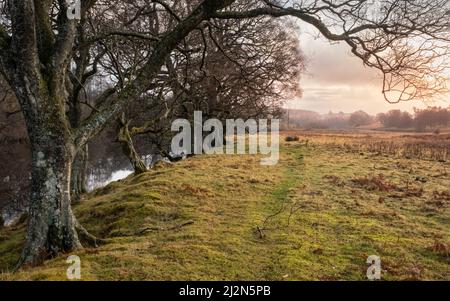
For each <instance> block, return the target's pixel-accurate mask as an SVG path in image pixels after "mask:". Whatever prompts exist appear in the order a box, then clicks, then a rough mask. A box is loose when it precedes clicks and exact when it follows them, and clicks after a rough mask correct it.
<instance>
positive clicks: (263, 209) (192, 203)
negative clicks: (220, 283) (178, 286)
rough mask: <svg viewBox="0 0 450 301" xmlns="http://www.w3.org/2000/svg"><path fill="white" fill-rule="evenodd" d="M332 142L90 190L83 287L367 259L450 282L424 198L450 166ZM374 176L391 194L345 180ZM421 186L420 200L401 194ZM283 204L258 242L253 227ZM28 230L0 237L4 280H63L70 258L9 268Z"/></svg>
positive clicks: (292, 273) (232, 276) (213, 161)
mask: <svg viewBox="0 0 450 301" xmlns="http://www.w3.org/2000/svg"><path fill="white" fill-rule="evenodd" d="M333 139H335V138H333V137H328V138H327V139H325V140H326V141H324V139H323V138H322V137H320V139H319V138H318V139H314V138H310V143H309V144H308V146H306V145H305V144H304V143H303V142H302V141H299V142H293V143H289V144H287V143H286V144H285V145H283V146H282V149H281V158H280V164H278V165H276V166H271V167H264V166H261V165H260V164H259V162H260V161H259V159H260V158H259V157H258V156H198V157H194V158H190V159H189V160H186V161H182V162H179V163H177V164H174V165H171V166H169V167H167V168H164V169H159V170H153V171H150V172H148V173H145V174H142V175H139V176H130V177H129V178H127V179H125V180H122V181H120V182H117V183H112V184H110V185H108V186H107V187H106V188H103V189H100V190H97V191H94V192H93V193H91V194H89V195H88V196H87V199H86V201H83V202H82V203H80V204H78V205H76V206H75V207H74V211H75V214H76V215H77V216H78V217H79V219H80V221H81V222H82V224H83V225H85V227H86V228H87V229H88V230H89V231H91V232H93V233H95V234H96V235H99V236H101V237H104V238H107V241H108V243H107V244H106V245H104V246H101V247H100V248H98V249H86V250H83V251H79V252H77V255H78V256H80V257H81V260H82V277H83V280H223V279H226V280H341V279H346V280H364V279H366V276H365V273H366V270H367V265H366V263H365V261H366V259H367V257H368V256H369V255H372V254H375V255H378V256H380V257H381V261H382V268H383V273H382V276H383V279H387V280H404V279H423V280H428V279H443V280H449V279H450V272H449V269H448V264H449V262H448V257H446V256H443V255H442V254H443V251H442V250H444V249H445V247H443V246H448V245H449V241H450V237H449V235H450V223H449V208H448V205H446V204H447V203H445V201H442V200H440V199H439V200H437V201H436V202H430V200H434V199H433V198H436V196H437V197H440V195H441V194H436V193H435V192H436V191H438V192H442V191H446V190H447V189H448V187H449V186H450V179H449V178H448V177H446V176H440V174H442V172H441V171H442V170H445V168H448V163H440V162H431V161H425V160H407V159H398V158H391V157H384V156H372V155H370V154H367V156H360V155H359V152H356V153H352V152H344V151H343V148H342V147H341V145H340V144H337V145H336V144H333V145H331V144H329V143H328V142H327V141H329V140H333ZM339 139H340V140H342V141H343V142H344V143H345V141H346V140H345V139H346V138H342V137H339ZM348 139H350V138H348ZM399 166H403V167H401V168H400V167H399ZM411 169H412V171H411ZM380 171H381V172H382V173H383V174H384V175H385V179H386V181H389V183H393V184H395V186H396V190H395V191H392V190H368V189H366V188H365V187H360V186H355V185H354V183H353V182H352V179H355V178H363V177H370V176H371V175H377V174H379V173H380ZM418 176H420V177H426V178H427V179H428V181H427V183H420V184H419V183H413V182H415V181H414V179H415V178H416V177H418ZM330 179H339V181H330ZM407 179H409V180H410V184H409V186H407V181H406V180H407ZM417 185H419V186H420V187H421V188H423V190H424V192H423V194H421V195H414V194H405V193H404V192H405V191H406V190H405V189H407V187H409V188H411V187H413V188H414V187H415V186H417ZM419 186H418V187H419ZM397 190H399V191H401V193H400V194H398V192H399V191H397ZM380 200H382V201H380ZM442 202H444V203H443V204H444V205H443V206H441V205H442ZM283 205H284V207H285V209H284V210H282V211H281V213H280V214H278V215H276V216H274V217H273V218H272V219H270V221H269V222H268V228H271V229H269V230H266V231H265V236H264V238H263V239H261V238H260V236H259V235H258V233H257V231H255V229H256V226H258V225H261V224H262V223H263V221H264V220H265V219H266V218H267V217H268V216H269V215H271V214H273V213H275V212H277V211H279V210H280V208H282V207H283ZM292 208H297V210H296V211H295V213H294V214H293V215H290V210H291V209H292ZM187 221H192V222H193V224H189V225H186V226H180V225H183V224H184V223H186V222H187ZM145 229H150V230H148V231H142V230H145ZM24 235H25V229H24V226H23V225H21V226H17V227H16V228H6V229H2V230H0V270H3V271H5V273H3V274H2V275H1V276H0V278H2V279H37V280H43V279H45V280H47V279H65V270H66V268H67V265H66V263H65V259H66V257H67V256H66V255H64V256H61V257H58V258H55V259H53V260H51V261H48V262H46V263H45V265H44V266H42V267H38V268H34V269H27V270H23V271H20V272H19V273H16V274H11V273H7V272H6V271H8V270H9V269H10V268H11V267H12V265H13V264H14V263H15V261H16V259H17V258H18V255H19V254H20V249H21V246H22V245H23V241H24Z"/></svg>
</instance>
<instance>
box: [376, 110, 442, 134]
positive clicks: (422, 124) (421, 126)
mask: <svg viewBox="0 0 450 301" xmlns="http://www.w3.org/2000/svg"><path fill="white" fill-rule="evenodd" d="M377 120H378V121H379V122H381V124H382V125H383V126H384V127H386V128H399V129H411V128H414V129H416V130H418V131H423V130H426V129H436V128H439V127H447V126H450V107H449V108H440V107H429V108H426V109H415V110H414V114H410V113H408V112H402V111H400V110H391V111H389V112H387V113H380V114H378V115H377Z"/></svg>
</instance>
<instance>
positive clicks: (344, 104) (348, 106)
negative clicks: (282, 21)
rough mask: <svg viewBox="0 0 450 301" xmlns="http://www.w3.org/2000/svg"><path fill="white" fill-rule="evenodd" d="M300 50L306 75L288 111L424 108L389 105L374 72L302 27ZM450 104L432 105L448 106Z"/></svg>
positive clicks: (338, 46) (341, 46)
mask: <svg viewBox="0 0 450 301" xmlns="http://www.w3.org/2000/svg"><path fill="white" fill-rule="evenodd" d="M300 37H301V47H302V50H303V52H304V54H305V56H306V58H307V65H308V67H307V71H306V74H305V75H303V78H302V80H301V87H302V88H303V90H304V94H303V97H302V98H301V99H297V100H293V101H291V102H289V103H288V106H289V108H296V109H304V110H312V111H316V112H319V113H328V112H329V111H333V112H340V111H343V112H353V111H356V110H364V111H366V112H368V113H371V114H376V113H379V112H385V111H388V110H392V109H401V110H406V111H411V112H413V109H414V107H417V108H423V107H426V106H425V105H424V104H423V103H421V102H418V101H412V102H403V103H400V104H394V105H392V104H389V103H387V102H386V101H385V100H384V97H383V95H382V93H381V90H382V80H381V78H380V75H379V74H378V73H377V71H375V70H372V69H371V68H368V67H364V66H363V64H362V62H361V61H360V60H359V59H358V58H356V57H354V56H352V54H351V53H350V48H349V47H348V46H347V45H346V44H345V43H340V44H336V43H334V44H330V42H328V41H326V40H325V39H323V38H321V37H319V36H318V34H317V32H316V31H315V30H314V29H313V28H311V27H309V26H306V27H305V25H303V27H302V30H301V33H300ZM449 104H450V103H443V102H440V103H436V105H441V106H448V105H449Z"/></svg>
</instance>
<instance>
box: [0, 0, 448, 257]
mask: <svg viewBox="0 0 450 301" xmlns="http://www.w3.org/2000/svg"><path fill="white" fill-rule="evenodd" d="M155 3H156V4H157V5H155ZM186 3H188V1H174V0H166V1H164V0H141V1H131V0H126V1H120V2H119V1H105V0H81V4H82V5H81V7H82V9H81V20H80V22H78V21H77V20H71V19H69V18H68V17H67V11H68V6H67V3H66V1H65V0H7V1H4V0H2V1H1V2H0V6H1V7H0V13H1V15H0V72H1V74H2V75H3V76H4V77H5V79H6V80H7V81H8V83H9V86H10V87H11V88H12V89H13V91H14V93H15V95H16V97H17V99H18V101H19V103H20V106H21V111H22V113H23V115H24V118H25V121H26V124H27V129H28V135H29V138H30V144H31V153H32V183H31V196H30V215H29V222H28V223H29V224H28V234H27V243H26V246H25V248H24V251H23V253H22V257H21V260H20V264H31V265H32V264H38V263H39V262H41V261H42V260H43V259H45V258H46V257H49V256H55V255H57V254H58V253H60V252H65V251H70V250H73V249H76V248H80V247H81V243H80V238H82V239H85V240H86V241H87V242H91V243H95V242H96V240H95V238H94V237H92V236H91V235H89V234H88V233H87V231H86V230H85V229H84V228H83V227H82V226H81V225H80V224H79V223H78V222H77V220H76V218H75V217H74V215H73V213H72V210H71V206H70V202H71V198H70V190H71V187H70V186H71V183H70V182H71V173H72V172H71V168H72V162H73V160H74V159H75V157H76V155H77V153H78V152H79V151H80V150H81V149H82V148H83V147H84V146H85V145H86V144H87V143H88V142H89V140H90V139H92V138H93V137H94V136H95V135H97V134H98V133H99V132H100V131H101V130H102V128H103V127H104V126H105V124H106V123H107V122H108V121H110V120H111V119H114V118H117V116H118V115H119V114H120V113H121V112H122V111H123V110H124V109H125V108H126V106H127V105H128V104H129V103H130V102H133V101H136V99H139V97H141V96H142V95H145V93H147V92H148V91H149V90H152V87H153V86H154V83H155V80H157V77H158V75H159V74H160V73H161V67H162V66H163V65H164V64H165V63H166V60H167V58H169V57H170V54H171V53H173V51H175V50H180V51H181V52H189V51H191V50H192V49H189V48H186V47H185V45H184V41H185V39H186V38H188V37H189V36H190V34H191V32H195V31H198V30H199V29H202V28H204V26H208V22H209V24H211V21H212V20H219V19H220V20H228V19H247V18H261V17H292V18H294V19H297V20H300V21H303V22H306V23H309V24H311V25H313V26H314V27H316V28H317V29H318V30H319V31H320V33H321V34H322V35H323V36H324V37H326V38H327V39H329V40H331V41H343V42H345V43H347V44H348V45H349V46H350V48H351V50H352V52H353V53H354V54H355V55H356V56H357V57H359V58H360V59H361V60H362V61H363V62H364V63H365V64H366V65H368V66H370V67H374V68H377V69H379V70H380V71H381V73H382V74H383V76H384V88H383V92H384V93H385V94H386V95H388V96H389V95H390V96H391V97H392V96H395V98H396V101H402V100H408V99H412V98H421V99H428V98H430V97H431V96H433V95H436V94H439V93H445V92H447V91H448V73H446V72H448V59H449V55H448V51H449V47H448V42H449V21H448V20H449V1H448V0H436V1H425V0H383V1H379V2H377V3H379V6H377V7H378V9H377V10H376V12H375V13H373V14H370V13H368V10H369V9H370V8H371V5H370V3H373V2H372V1H365V0H340V1H329V0H294V1H270V0H250V1H236V0H203V1H200V0H198V1H189V3H193V4H194V5H195V6H191V5H187V4H186ZM244 3H245V5H246V6H245V7H243V6H242V5H243V4H244ZM174 5H177V8H178V9H177V10H176V11H174V10H172V7H174ZM124 9H125V10H127V11H129V12H134V16H133V17H127V22H125V23H124V22H118V24H117V26H116V24H115V22H114V20H115V16H116V13H120V12H122V11H123V10H124ZM101 17H102V18H101ZM155 18H160V20H161V21H162V22H161V25H160V26H159V28H158V29H157V31H156V32H153V31H152V30H141V29H144V28H151V26H150V24H151V22H154V20H155ZM131 37H133V38H136V39H131ZM119 38H123V39H119ZM110 39H118V41H119V42H120V43H137V41H142V40H146V41H152V43H151V45H150V46H149V47H147V48H146V49H145V50H144V52H145V53H143V60H142V61H141V62H140V63H139V64H138V68H137V69H136V70H134V71H133V73H132V75H131V76H129V79H128V80H126V81H125V82H123V83H122V84H121V83H120V81H111V85H110V86H109V87H108V88H107V89H105V90H104V91H103V93H102V94H101V95H100V96H99V97H98V99H96V100H95V101H93V103H94V104H95V108H93V109H92V112H91V114H89V116H87V118H84V119H83V120H81V121H80V120H78V121H79V122H76V124H75V123H74V122H71V120H70V118H69V117H68V114H67V113H68V106H69V105H70V95H76V93H75V92H76V87H77V85H74V84H73V80H71V77H73V78H76V79H77V80H79V81H80V82H81V83H83V81H82V80H80V78H81V77H83V76H86V75H89V73H90V72H94V73H95V72H96V68H95V66H98V64H96V58H98V59H97V61H98V60H103V59H104V58H106V57H107V56H106V55H105V56H104V55H102V52H103V51H105V48H104V47H103V45H102V43H103V42H104V41H107V40H110ZM125 41H126V42H125ZM102 47H103V48H102ZM82 52H85V53H88V54H89V55H86V56H83V55H81V54H82ZM255 55H257V52H255ZM82 57H84V60H85V63H83V62H82V60H81V61H79V63H76V60H79V58H82ZM74 64H77V65H78V66H79V68H80V70H79V72H75V71H74ZM73 78H72V79H73ZM79 86H81V87H82V86H83V84H82V85H79ZM78 88H80V87H78ZM389 92H390V93H389ZM73 99H75V98H73ZM79 99H80V98H77V102H78V100H79ZM388 99H389V100H390V101H393V100H392V99H391V98H388ZM72 107H74V106H73V105H72ZM79 236H81V237H79Z"/></svg>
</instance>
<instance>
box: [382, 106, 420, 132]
mask: <svg viewBox="0 0 450 301" xmlns="http://www.w3.org/2000/svg"><path fill="white" fill-rule="evenodd" d="M377 119H378V121H380V122H381V124H383V126H385V127H388V128H389V127H390V128H399V129H407V128H411V127H413V124H414V119H413V117H412V116H411V114H410V113H408V112H402V111H400V110H390V111H389V112H387V113H380V114H378V115H377Z"/></svg>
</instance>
